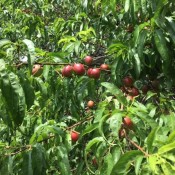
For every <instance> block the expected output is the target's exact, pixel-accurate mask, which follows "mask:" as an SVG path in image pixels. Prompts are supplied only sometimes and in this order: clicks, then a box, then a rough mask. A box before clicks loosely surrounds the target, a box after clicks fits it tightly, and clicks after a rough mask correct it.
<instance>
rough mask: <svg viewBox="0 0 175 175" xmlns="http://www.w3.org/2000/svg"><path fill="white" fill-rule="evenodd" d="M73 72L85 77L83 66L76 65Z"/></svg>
mask: <svg viewBox="0 0 175 175" xmlns="http://www.w3.org/2000/svg"><path fill="white" fill-rule="evenodd" d="M73 70H74V72H75V73H76V74H77V75H84V74H85V68H84V65H83V64H80V63H76V64H74V66H73Z"/></svg>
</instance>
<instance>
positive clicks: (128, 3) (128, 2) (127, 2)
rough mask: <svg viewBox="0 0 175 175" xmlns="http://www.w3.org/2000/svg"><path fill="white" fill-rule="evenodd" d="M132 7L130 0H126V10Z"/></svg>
mask: <svg viewBox="0 0 175 175" xmlns="http://www.w3.org/2000/svg"><path fill="white" fill-rule="evenodd" d="M129 7H130V0H125V12H128V10H129Z"/></svg>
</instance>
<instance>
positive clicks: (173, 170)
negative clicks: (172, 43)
mask: <svg viewBox="0 0 175 175" xmlns="http://www.w3.org/2000/svg"><path fill="white" fill-rule="evenodd" d="M161 167H162V170H163V173H164V174H165V175H172V174H175V166H173V165H171V164H170V163H169V162H162V163H161Z"/></svg>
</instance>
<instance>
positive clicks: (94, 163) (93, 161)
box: [92, 158, 98, 166]
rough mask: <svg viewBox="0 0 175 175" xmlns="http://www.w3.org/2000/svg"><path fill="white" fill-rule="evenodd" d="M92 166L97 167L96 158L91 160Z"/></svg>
mask: <svg viewBox="0 0 175 175" xmlns="http://www.w3.org/2000/svg"><path fill="white" fill-rule="evenodd" d="M92 164H93V165H94V166H97V165H98V164H97V159H96V158H93V159H92Z"/></svg>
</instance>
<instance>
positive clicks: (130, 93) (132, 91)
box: [121, 76, 159, 99]
mask: <svg viewBox="0 0 175 175" xmlns="http://www.w3.org/2000/svg"><path fill="white" fill-rule="evenodd" d="M122 81H123V86H122V87H121V90H122V92H123V93H124V94H125V95H126V96H127V97H129V99H133V97H135V96H138V95H139V94H140V92H139V89H137V88H136V87H134V85H133V84H134V81H133V79H132V77H130V76H127V77H125V78H123V80H122ZM158 89H159V81H158V80H157V79H155V80H148V81H147V84H144V85H143V86H142V87H141V89H140V90H141V91H142V93H143V94H147V92H148V91H152V92H157V91H158Z"/></svg>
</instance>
